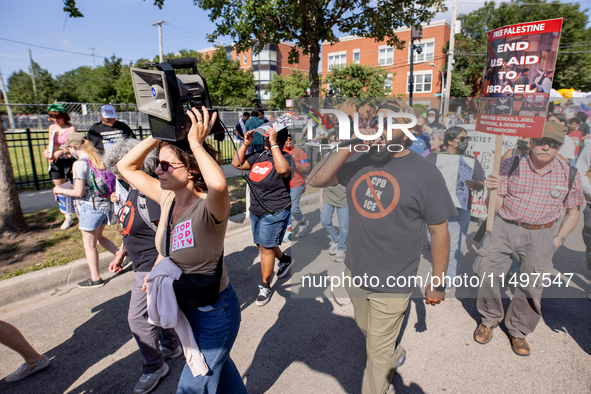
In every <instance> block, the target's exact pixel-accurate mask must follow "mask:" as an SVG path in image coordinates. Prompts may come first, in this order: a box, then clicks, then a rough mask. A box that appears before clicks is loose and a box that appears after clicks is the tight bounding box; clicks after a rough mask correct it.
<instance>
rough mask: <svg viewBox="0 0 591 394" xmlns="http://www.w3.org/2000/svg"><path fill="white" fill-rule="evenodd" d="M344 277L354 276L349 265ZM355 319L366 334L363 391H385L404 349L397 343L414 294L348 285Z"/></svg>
mask: <svg viewBox="0 0 591 394" xmlns="http://www.w3.org/2000/svg"><path fill="white" fill-rule="evenodd" d="M345 276H349V277H351V271H349V269H348V268H347V269H346V270H345ZM347 282H348V281H345V283H346V285H345V287H346V289H347V293H349V297H350V298H351V303H352V304H353V308H354V309H355V322H356V323H357V326H358V327H359V328H360V329H361V331H362V332H363V334H365V336H366V345H365V348H366V353H367V356H366V357H367V364H366V377H365V384H364V385H363V393H364V394H384V393H385V392H386V390H388V386H389V385H390V382H391V381H392V379H393V378H394V373H395V372H396V363H397V362H398V359H399V358H400V356H402V352H403V348H402V346H400V345H398V344H397V343H396V339H397V338H398V334H399V333H400V326H401V325H402V321H403V320H404V314H405V313H406V309H407V308H408V303H409V300H410V294H411V293H405V294H392V293H380V292H373V291H369V290H366V289H363V288H360V287H349V286H347V285H348V284H349V283H347Z"/></svg>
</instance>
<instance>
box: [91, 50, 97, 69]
mask: <svg viewBox="0 0 591 394" xmlns="http://www.w3.org/2000/svg"><path fill="white" fill-rule="evenodd" d="M89 49H90V52H91V53H92V68H96V63H95V62H94V48H89Z"/></svg>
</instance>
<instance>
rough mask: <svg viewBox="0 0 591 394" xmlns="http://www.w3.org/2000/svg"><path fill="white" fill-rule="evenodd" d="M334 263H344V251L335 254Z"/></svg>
mask: <svg viewBox="0 0 591 394" xmlns="http://www.w3.org/2000/svg"><path fill="white" fill-rule="evenodd" d="M334 261H335V263H342V262H343V261H345V251H344V250H337V254H336V256H335V257H334Z"/></svg>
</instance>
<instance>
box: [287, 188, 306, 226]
mask: <svg viewBox="0 0 591 394" xmlns="http://www.w3.org/2000/svg"><path fill="white" fill-rule="evenodd" d="M304 186H305V185H302V186H298V187H293V188H291V190H290V192H289V194H290V197H291V201H293V203H292V204H291V216H293V218H294V219H295V220H296V222H298V223H301V222H302V220H304V214H303V213H302V210H301V209H300V199H301V198H302V196H301V195H299V196H298V194H300V192H301V191H302V189H303V188H304Z"/></svg>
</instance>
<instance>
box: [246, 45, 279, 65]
mask: <svg viewBox="0 0 591 394" xmlns="http://www.w3.org/2000/svg"><path fill="white" fill-rule="evenodd" d="M273 48H275V46H274V45H271V49H264V50H262V51H261V53H259V54H258V55H255V54H254V53H253V54H252V65H253V67H256V66H258V65H264V64H270V65H272V66H276V65H277V50H275V49H273ZM253 49H255V48H253Z"/></svg>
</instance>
